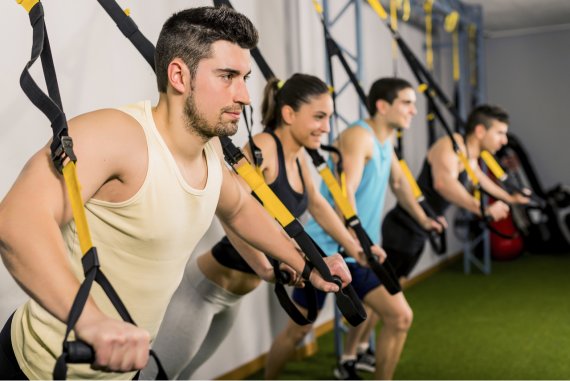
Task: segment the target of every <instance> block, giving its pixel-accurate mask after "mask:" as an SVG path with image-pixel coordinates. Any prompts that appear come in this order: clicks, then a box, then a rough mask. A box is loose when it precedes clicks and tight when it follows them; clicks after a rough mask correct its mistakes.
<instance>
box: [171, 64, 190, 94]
mask: <svg viewBox="0 0 570 381" xmlns="http://www.w3.org/2000/svg"><path fill="white" fill-rule="evenodd" d="M167 75H168V83H170V86H172V88H173V89H174V90H176V91H177V92H179V93H185V92H186V91H187V90H190V80H191V78H190V70H189V69H188V66H187V65H186V64H185V63H184V61H182V60H181V59H180V58H175V59H173V60H172V61H170V63H169V64H168V69H167Z"/></svg>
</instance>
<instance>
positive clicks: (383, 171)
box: [305, 120, 394, 262]
mask: <svg viewBox="0 0 570 381" xmlns="http://www.w3.org/2000/svg"><path fill="white" fill-rule="evenodd" d="M354 126H361V127H363V128H365V129H367V130H368V131H370V133H371V134H372V135H373V136H374V151H373V153H372V157H371V158H370V160H368V162H367V163H366V165H365V166H364V172H363V173H362V179H361V180H360V184H359V185H358V189H357V190H356V195H355V198H356V208H357V212H358V217H359V218H360V221H361V222H362V226H363V227H364V229H365V230H366V232H367V233H368V235H370V238H371V239H372V242H374V243H376V244H379V243H380V223H381V219H382V212H383V210H384V201H385V199H386V188H388V181H389V179H390V165H391V163H392V155H393V151H394V150H393V147H392V142H391V141H390V140H389V139H387V140H386V141H385V142H384V143H380V141H378V139H377V138H376V135H374V131H373V130H372V127H370V126H369V125H368V123H366V122H365V121H364V120H358V121H357V122H355V123H354V124H352V125H350V126H349V127H348V128H352V127H354ZM328 165H329V167H330V168H331V170H332V169H333V163H332V160H331V159H330V158H329V160H328ZM320 191H321V194H322V195H323V196H324V197H325V199H326V200H327V201H328V202H329V204H331V205H333V206H334V201H333V198H332V195H331V194H330V192H329V190H328V188H327V186H326V185H325V184H324V182H323V183H321V187H320ZM305 230H306V231H307V233H309V235H310V236H311V237H312V238H313V239H314V240H315V241H316V242H317V243H318V244H319V246H320V247H321V248H322V249H323V251H324V252H325V253H326V254H327V255H332V254H334V253H336V252H338V248H339V245H338V243H337V242H336V241H335V240H333V239H332V238H331V237H330V236H329V235H328V234H327V233H326V232H325V231H324V230H323V229H322V228H321V226H320V225H319V224H317V222H316V221H315V220H314V219H312V218H311V219H310V220H309V222H308V223H307V225H306V227H305ZM346 261H347V262H354V259H352V258H347V259H346Z"/></svg>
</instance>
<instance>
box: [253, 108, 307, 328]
mask: <svg viewBox="0 0 570 381" xmlns="http://www.w3.org/2000/svg"><path fill="white" fill-rule="evenodd" d="M249 109H250V114H249V116H250V119H249V121H248V115H247V112H246V110H247V108H246V107H244V110H243V111H244V115H243V117H244V121H245V126H246V129H247V135H248V139H249V146H250V148H251V152H252V154H253V155H252V156H253V160H254V168H255V170H256V172H257V175H258V176H259V177H260V178H263V174H262V173H261V163H262V162H263V155H262V152H261V149H260V148H259V147H258V146H257V145H255V142H254V141H253V136H252V133H251V128H252V126H253V108H252V107H251V106H250V107H249ZM259 201H260V202H261V200H259ZM267 259H268V260H269V262H270V263H271V265H272V266H273V273H274V275H275V286H274V291H275V295H276V296H277V300H279V304H280V305H281V307H282V308H283V309H284V310H285V312H287V315H289V317H290V318H291V319H293V321H294V322H295V323H297V324H299V325H307V324H311V323H313V322H314V321H315V320H316V318H317V315H318V308H317V294H316V290H315V288H314V287H313V285H312V284H311V282H306V283H305V287H304V288H303V292H304V293H305V299H306V300H307V316H306V317H305V316H304V315H303V314H302V313H301V311H299V309H298V308H297V306H296V305H295V303H293V301H292V300H291V298H290V297H289V293H288V292H287V290H286V288H285V285H286V284H288V283H289V281H290V280H291V276H290V275H289V273H288V272H285V271H282V270H281V269H280V268H279V263H280V262H279V261H278V260H277V259H275V258H271V257H269V256H268V257H267Z"/></svg>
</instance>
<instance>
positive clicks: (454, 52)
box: [451, 29, 460, 82]
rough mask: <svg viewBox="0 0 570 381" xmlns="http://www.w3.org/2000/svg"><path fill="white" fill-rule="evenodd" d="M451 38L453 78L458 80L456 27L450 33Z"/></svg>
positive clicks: (457, 37) (457, 38)
mask: <svg viewBox="0 0 570 381" xmlns="http://www.w3.org/2000/svg"><path fill="white" fill-rule="evenodd" d="M451 38H452V40H453V80H454V81H455V82H457V81H459V76H460V70H459V31H458V30H457V29H456V30H454V31H453V34H452V35H451Z"/></svg>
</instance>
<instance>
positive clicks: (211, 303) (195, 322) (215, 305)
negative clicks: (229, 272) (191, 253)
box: [140, 261, 241, 380]
mask: <svg viewBox="0 0 570 381" xmlns="http://www.w3.org/2000/svg"><path fill="white" fill-rule="evenodd" d="M240 299H241V296H240V295H236V294H233V293H231V292H229V291H226V290H225V289H223V288H222V287H220V286H218V285H217V284H215V283H213V282H211V281H210V280H208V279H207V278H206V277H205V276H204V275H203V274H202V272H201V271H200V269H199V268H198V265H197V264H196V261H191V262H190V263H189V264H188V265H187V266H186V270H185V272H184V277H183V278H182V282H181V283H180V286H178V289H177V290H176V292H175V293H174V295H173V296H172V300H171V301H170V304H169V305H168V309H167V310H166V314H165V316H164V320H163V321H162V324H161V325H160V329H159V331H158V335H157V337H156V340H155V341H154V343H153V344H152V348H153V349H154V350H155V351H156V353H157V355H158V357H159V359H160V361H161V362H162V365H163V366H164V370H165V371H166V374H167V375H168V377H169V378H171V379H189V378H190V377H191V376H192V374H193V373H194V372H195V371H196V369H198V368H199V367H200V366H201V365H202V364H203V363H204V362H206V360H208V358H210V356H211V355H212V354H213V353H214V352H215V350H216V349H217V348H218V347H219V345H220V344H221V343H222V341H223V340H224V338H225V337H226V336H227V334H228V332H229V330H230V328H231V327H232V326H233V324H234V321H235V319H236V317H237V313H238V310H239V305H240V303H239V301H240ZM156 373H157V369H156V365H155V364H154V361H152V360H151V361H149V364H148V365H147V367H146V368H144V369H143V370H142V372H141V377H140V379H142V380H148V379H153V378H155V377H156Z"/></svg>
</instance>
